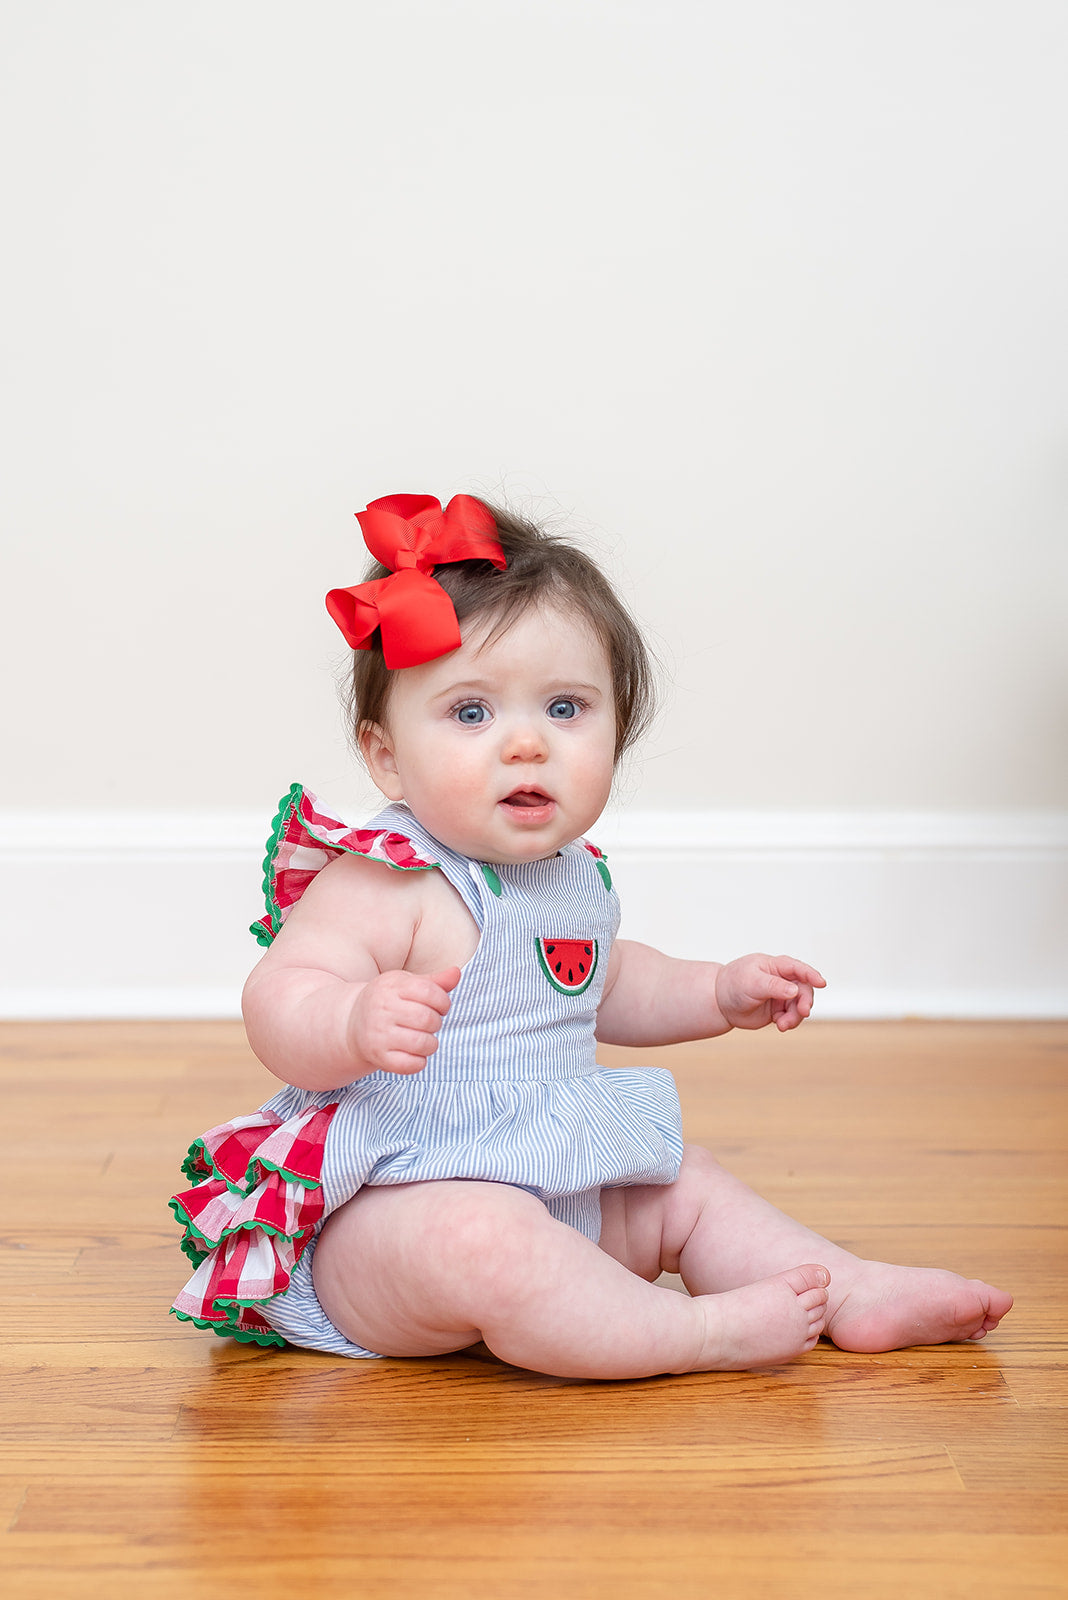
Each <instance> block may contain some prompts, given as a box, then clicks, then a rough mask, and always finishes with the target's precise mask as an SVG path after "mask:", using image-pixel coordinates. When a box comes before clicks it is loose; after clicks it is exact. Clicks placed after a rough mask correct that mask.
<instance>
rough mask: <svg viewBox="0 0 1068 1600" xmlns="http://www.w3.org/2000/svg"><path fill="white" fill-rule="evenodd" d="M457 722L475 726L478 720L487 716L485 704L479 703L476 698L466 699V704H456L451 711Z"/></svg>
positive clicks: (481, 720) (469, 726)
mask: <svg viewBox="0 0 1068 1600" xmlns="http://www.w3.org/2000/svg"><path fill="white" fill-rule="evenodd" d="M453 716H454V717H455V718H456V720H457V722H462V723H463V724H464V725H465V726H466V727H468V728H477V727H478V725H479V723H480V722H485V721H487V720H488V718H489V711H488V710H487V709H486V707H485V706H483V705H479V703H478V701H477V700H470V701H468V703H467V705H464V706H457V707H456V709H455V711H454V712H453Z"/></svg>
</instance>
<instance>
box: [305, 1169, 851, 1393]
mask: <svg viewBox="0 0 1068 1600" xmlns="http://www.w3.org/2000/svg"><path fill="white" fill-rule="evenodd" d="M313 1277H314V1282H315V1290H316V1293H317V1294H318V1296H319V1300H320V1302H321V1303H322V1306H323V1309H324V1311H325V1312H326V1314H327V1316H328V1317H329V1318H330V1320H331V1321H332V1322H333V1323H334V1325H335V1326H336V1327H337V1328H340V1330H341V1332H342V1333H344V1334H345V1335H346V1337H348V1338H349V1339H351V1340H353V1341H354V1343H356V1344H361V1345H363V1346H364V1348H365V1349H368V1350H377V1351H379V1352H380V1353H381V1354H383V1355H393V1356H426V1355H441V1354H444V1353H445V1352H446V1351H450V1350H462V1349H464V1348H465V1347H466V1346H468V1345H471V1344H475V1343H477V1342H478V1341H479V1340H480V1339H481V1340H483V1341H484V1342H485V1343H486V1344H487V1345H488V1346H489V1348H490V1349H491V1350H492V1351H493V1353H494V1354H495V1355H497V1356H500V1357H501V1359H502V1360H504V1361H508V1362H511V1363H512V1364H513V1365H515V1366H520V1367H527V1368H530V1369H531V1370H533V1371H535V1372H547V1373H553V1374H555V1375H558V1376H561V1377H577V1378H638V1377H648V1376H651V1375H652V1374H654V1373H660V1372H693V1371H707V1370H733V1369H737V1368H743V1367H749V1366H758V1365H761V1366H762V1365H769V1364H772V1363H777V1362H781V1361H786V1360H789V1359H790V1358H791V1357H793V1356H795V1355H798V1354H800V1353H801V1351H802V1350H808V1349H811V1348H812V1346H813V1345H814V1344H815V1343H816V1340H817V1338H818V1337H819V1333H820V1330H821V1328H822V1327H823V1319H824V1311H825V1302H826V1299H827V1292H826V1279H827V1274H826V1272H824V1271H823V1270H822V1269H821V1268H820V1267H817V1266H801V1267H798V1266H796V1265H794V1266H793V1270H791V1271H788V1272H780V1273H778V1274H777V1275H776V1276H774V1277H771V1278H769V1280H768V1281H767V1282H765V1283H756V1284H752V1285H749V1286H746V1287H745V1288H742V1289H739V1290H738V1291H737V1292H735V1293H728V1294H716V1295H708V1296H704V1295H697V1296H695V1297H694V1298H692V1299H691V1298H689V1297H688V1296H685V1295H679V1294H676V1293H675V1292H674V1291H673V1290H671V1289H663V1288H658V1287H656V1286H655V1285H654V1284H652V1283H649V1282H646V1281H645V1280H644V1279H642V1278H640V1277H636V1276H635V1275H634V1274H633V1273H632V1272H630V1271H628V1270H627V1268H626V1267H625V1266H623V1265H622V1264H621V1263H620V1262H619V1261H617V1260H615V1259H613V1257H612V1256H610V1255H608V1254H606V1253H605V1252H604V1251H603V1250H601V1249H599V1248H598V1247H597V1245H595V1244H593V1243H592V1242H591V1240H589V1239H587V1238H585V1237H584V1236H583V1235H582V1234H580V1233H577V1232H576V1231H575V1229H574V1228H569V1227H568V1226H566V1224H564V1223H562V1222H558V1221H557V1220H556V1219H555V1218H554V1217H551V1216H550V1215H549V1213H548V1211H547V1210H546V1209H545V1207H544V1206H543V1205H542V1203H541V1201H540V1200H536V1199H535V1198H534V1197H533V1196H532V1195H529V1194H527V1193H526V1192H525V1191H524V1190H521V1189H515V1188H512V1187H510V1186H509V1185H507V1184H498V1183H479V1182H473V1181H462V1182H461V1181H450V1182H441V1183H415V1184H405V1185H403V1186H399V1187H396V1188H393V1187H389V1188H386V1187H382V1188H367V1189H361V1190H360V1192H359V1193H358V1194H357V1195H355V1196H354V1197H353V1199H352V1200H350V1201H349V1202H348V1204H347V1205H344V1206H342V1207H340V1208H339V1210H337V1211H336V1212H335V1213H334V1214H333V1216H331V1217H330V1218H329V1220H328V1221H327V1223H326V1225H325V1226H324V1228H323V1231H322V1233H321V1234H320V1236H319V1241H318V1244H317V1246H316V1251H315V1258H314V1262H313Z"/></svg>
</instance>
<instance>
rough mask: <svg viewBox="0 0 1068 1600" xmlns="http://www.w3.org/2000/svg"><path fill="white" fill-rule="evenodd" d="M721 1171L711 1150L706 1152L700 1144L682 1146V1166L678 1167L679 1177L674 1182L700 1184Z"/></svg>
mask: <svg viewBox="0 0 1068 1600" xmlns="http://www.w3.org/2000/svg"><path fill="white" fill-rule="evenodd" d="M722 1171H723V1168H722V1167H721V1166H720V1164H719V1162H718V1161H717V1160H716V1158H715V1156H714V1155H713V1154H712V1152H711V1150H706V1149H705V1147H704V1145H702V1144H687V1145H684V1146H683V1150H682V1164H681V1166H680V1167H679V1176H678V1178H677V1179H676V1180H675V1181H676V1183H678V1182H681V1181H686V1182H691V1181H695V1182H698V1183H700V1182H703V1181H704V1180H705V1179H708V1178H713V1177H715V1176H716V1175H717V1174H718V1173H721V1172H722Z"/></svg>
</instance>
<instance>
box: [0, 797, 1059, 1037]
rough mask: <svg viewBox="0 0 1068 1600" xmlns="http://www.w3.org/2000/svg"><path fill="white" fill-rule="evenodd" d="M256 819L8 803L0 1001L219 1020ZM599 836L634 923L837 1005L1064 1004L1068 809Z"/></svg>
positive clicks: (231, 991) (234, 1003)
mask: <svg viewBox="0 0 1068 1600" xmlns="http://www.w3.org/2000/svg"><path fill="white" fill-rule="evenodd" d="M266 831H267V830H266V827H265V818H264V817H263V816H260V815H252V814H249V813H246V812H237V811H220V812H210V813H209V812H203V813H196V814H193V813H188V812H181V813H162V812H126V813H115V812H112V813H107V814H103V813H99V814H98V813H89V812H87V813H84V814H77V813H69V812H63V813H59V812H57V813H54V814H51V815H49V814H45V813H41V812H34V813H26V814H19V813H11V812H8V813H6V814H5V815H2V816H0V882H2V883H3V889H4V902H5V915H4V918H3V924H2V927H3V932H2V936H0V939H2V945H3V955H2V972H0V985H2V986H0V1016H4V1017H42V1018H47V1017H154V1016H171V1017H194V1016H203V1017H226V1016H236V1015H237V1014H238V1001H239V995H240V989H241V984H242V982H243V979H244V977H245V975H246V973H247V972H248V970H249V968H250V967H251V966H252V965H253V963H254V961H255V960H256V955H257V947H256V946H255V944H254V943H253V941H252V938H251V936H250V935H249V934H247V933H246V932H245V929H246V928H247V926H248V923H249V922H250V921H252V919H253V918H254V917H255V916H257V915H258V914H259V910H260V878H261V862H262V857H263V841H264V836H265V834H266ZM591 834H592V837H594V838H595V839H596V840H597V842H598V843H599V844H600V845H601V847H602V848H603V849H605V850H606V851H607V852H608V854H609V856H610V859H611V866H612V870H613V873H614V874H615V877H616V881H617V883H618V885H619V887H620V889H621V891H622V894H623V906H624V924H623V933H624V935H625V936H628V937H631V938H637V939H644V940H646V941H648V942H649V943H652V944H657V945H659V946H660V947H661V948H664V949H667V950H669V951H670V952H671V953H673V954H678V955H683V956H688V957H693V958H708V959H728V958H729V957H730V956H732V955H738V954H740V953H742V952H743V951H745V950H750V949H770V948H775V949H787V950H790V951H792V952H793V953H795V954H797V955H800V956H803V957H805V958H806V959H808V960H811V961H813V962H815V964H816V965H817V966H820V967H821V968H822V970H823V971H824V972H825V975H826V976H827V978H828V980H829V984H830V986H829V988H828V990H827V991H826V993H825V994H823V995H821V996H820V1001H819V1014H820V1015H822V1016H825V1017H865V1018H867V1017H900V1016H907V1015H917V1016H944V1017H980V1018H982V1017H1011V1018H1021V1017H1050V1016H1068V812H1056V811H1019V812H979V811H969V812H942V811H939V812H927V811H911V812H900V811H894V812H876V811H774V812H767V811H711V810H710V811H701V812H692V811H631V812H622V813H618V814H607V815H606V816H605V817H603V818H602V819H601V821H600V823H599V824H598V825H597V827H596V828H595V829H592V830H591Z"/></svg>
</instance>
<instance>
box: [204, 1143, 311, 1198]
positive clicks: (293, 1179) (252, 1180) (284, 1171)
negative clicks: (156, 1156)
mask: <svg viewBox="0 0 1068 1600" xmlns="http://www.w3.org/2000/svg"><path fill="white" fill-rule="evenodd" d="M202 1165H203V1166H207V1167H210V1168H211V1171H210V1172H202V1171H201V1170H200V1169H201V1166H202ZM257 1167H260V1168H262V1169H263V1171H264V1172H277V1173H278V1176H279V1177H280V1178H282V1179H284V1180H285V1182H286V1183H299V1184H300V1185H301V1187H302V1188H304V1189H319V1188H321V1187H322V1184H321V1182H320V1180H319V1179H318V1178H305V1177H302V1176H301V1174H300V1173H299V1172H291V1171H290V1170H289V1168H288V1167H280V1166H279V1165H278V1163H277V1162H276V1161H264V1160H263V1158H262V1157H261V1156H253V1158H252V1160H251V1161H250V1162H249V1164H248V1166H247V1167H246V1168H245V1176H244V1179H243V1182H242V1183H231V1182H230V1180H229V1178H228V1177H227V1176H226V1174H225V1172H220V1171H219V1168H218V1167H217V1166H216V1165H215V1162H214V1160H213V1158H212V1157H211V1156H210V1155H209V1154H208V1151H207V1147H206V1146H205V1144H204V1141H203V1139H194V1140H193V1143H192V1144H191V1145H190V1146H189V1152H188V1154H187V1155H186V1158H185V1160H184V1161H183V1162H182V1176H183V1178H188V1179H189V1181H190V1183H191V1184H192V1186H193V1188H194V1189H197V1188H199V1187H200V1185H201V1184H202V1183H207V1182H208V1181H209V1179H211V1178H218V1179H219V1181H220V1182H221V1183H225V1185H226V1187H227V1188H228V1189H229V1191H230V1193H231V1194H243V1195H248V1194H251V1193H252V1191H253V1189H254V1188H255V1187H256V1185H257V1184H258V1183H262V1182H263V1179H262V1178H261V1177H259V1175H258V1174H257V1171H256V1169H257Z"/></svg>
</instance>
